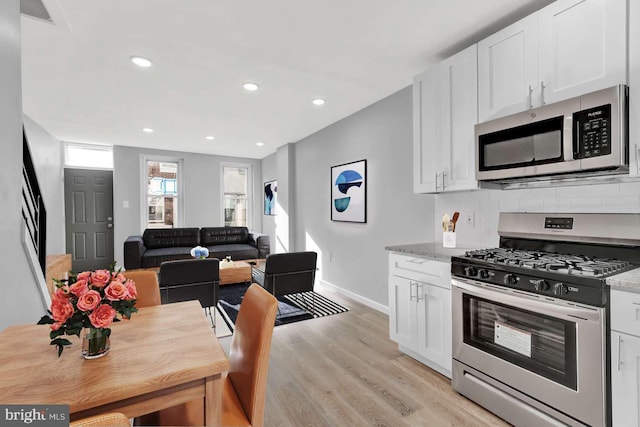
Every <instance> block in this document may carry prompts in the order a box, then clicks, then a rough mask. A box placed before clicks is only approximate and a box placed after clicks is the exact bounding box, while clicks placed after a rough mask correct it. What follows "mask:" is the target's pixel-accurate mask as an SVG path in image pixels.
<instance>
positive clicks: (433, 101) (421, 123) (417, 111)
mask: <svg viewBox="0 0 640 427" xmlns="http://www.w3.org/2000/svg"><path fill="white" fill-rule="evenodd" d="M439 79H440V73H439V70H438V68H437V67H435V68H432V69H429V70H428V71H425V72H424V73H422V74H419V75H417V76H416V77H414V79H413V172H414V173H413V191H414V192H415V193H433V192H436V191H437V185H442V184H441V183H440V182H441V179H442V178H440V177H439V176H436V175H437V174H439V172H437V171H438V170H439V169H440V160H439V157H440V155H439V153H440V145H439V142H438V141H440V109H439V104H440V97H439V94H438V85H439ZM436 181H438V182H436Z"/></svg>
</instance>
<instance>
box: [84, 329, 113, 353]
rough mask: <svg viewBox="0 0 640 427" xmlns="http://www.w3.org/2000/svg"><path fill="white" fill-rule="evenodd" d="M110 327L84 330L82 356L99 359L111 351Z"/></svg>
mask: <svg viewBox="0 0 640 427" xmlns="http://www.w3.org/2000/svg"><path fill="white" fill-rule="evenodd" d="M110 333H111V330H110V329H108V328H86V329H84V330H83V331H82V357H84V358H85V359H97V358H99V357H102V356H105V355H106V354H107V353H108V352H109V348H110V342H109V335H110Z"/></svg>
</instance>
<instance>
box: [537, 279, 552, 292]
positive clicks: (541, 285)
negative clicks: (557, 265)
mask: <svg viewBox="0 0 640 427" xmlns="http://www.w3.org/2000/svg"><path fill="white" fill-rule="evenodd" d="M533 287H534V288H535V289H536V291H538V292H546V291H548V290H549V289H551V285H550V284H549V282H547V281H546V280H540V281H539V282H538V283H536V284H534V285H533Z"/></svg>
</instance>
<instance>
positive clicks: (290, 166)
mask: <svg viewBox="0 0 640 427" xmlns="http://www.w3.org/2000/svg"><path fill="white" fill-rule="evenodd" d="M295 147H296V145H295V144H286V145H283V146H281V147H279V148H278V150H277V151H276V153H274V154H272V155H270V156H268V157H265V158H264V159H262V178H263V185H264V182H267V181H273V180H277V181H278V197H277V207H276V212H277V213H276V215H275V216H274V215H264V210H263V211H262V232H263V233H265V234H269V236H271V252H272V253H281V252H289V251H292V250H293V247H294V244H295V243H294V241H293V236H294V234H295V219H296V204H295V188H296V179H295ZM263 189H264V188H263ZM260 202H261V203H264V194H261V195H260Z"/></svg>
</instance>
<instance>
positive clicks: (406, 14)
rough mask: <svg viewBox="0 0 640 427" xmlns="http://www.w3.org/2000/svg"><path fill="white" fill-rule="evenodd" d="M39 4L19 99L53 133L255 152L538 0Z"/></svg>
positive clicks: (406, 77)
mask: <svg viewBox="0 0 640 427" xmlns="http://www.w3.org/2000/svg"><path fill="white" fill-rule="evenodd" d="M43 2H44V4H45V6H46V7H47V9H48V11H49V14H50V15H51V16H52V18H53V20H54V22H55V25H52V24H50V23H47V22H44V21H41V20H37V19H33V18H30V17H26V16H25V17H23V18H22V64H23V65H22V67H23V69H22V74H23V108H24V112H25V113H26V114H27V115H28V116H30V117H31V118H32V119H34V120H35V121H36V122H38V123H39V124H40V125H41V126H43V127H44V128H45V129H46V130H47V131H49V132H50V133H51V134H52V135H54V136H55V137H56V138H58V139H60V140H63V141H76V142H95V143H107V144H113V145H130V146H137V147H152V148H159V149H170V150H178V151H188V152H200V153H209V154H220V155H230V156H240V157H250V158H263V157H265V156H267V155H269V154H271V153H273V152H274V151H275V150H276V149H277V147H279V146H280V145H283V144H286V143H289V142H296V141H299V140H300V139H302V138H304V137H306V136H308V135H310V134H312V133H314V132H316V131H318V130H320V129H322V128H323V127H325V126H327V125H329V124H331V123H333V122H335V121H337V120H340V119H342V118H344V117H346V116H348V115H350V114H352V113H354V112H356V111H358V110H360V109H362V108H364V107H366V106H367V105H370V104H372V103H374V102H376V101H378V100H380V99H382V98H384V97H386V96H388V95H390V94H392V93H394V92H396V91H398V90H399V89H402V88H404V87H406V86H408V85H410V84H411V81H412V78H413V76H414V75H416V74H418V73H419V72H421V71H424V70H426V69H427V68H429V66H430V65H432V64H434V63H436V62H438V61H439V60H441V59H443V58H445V57H447V56H449V55H451V54H453V53H455V52H456V51H458V50H461V49H462V48H464V47H466V46H468V45H470V44H471V43H473V42H475V41H477V40H479V39H480V38H482V37H485V36H487V35H489V34H490V33H492V32H493V31H495V30H497V29H499V28H501V27H503V26H505V25H506V24H509V23H511V22H514V21H515V20H516V19H518V18H520V17H523V16H525V15H527V14H528V13H530V12H531V11H533V10H536V9H539V8H540V7H542V6H544V5H546V4H548V3H550V0H482V1H479V0H387V1H383V0H347V1H345V0H321V1H305V0H270V1H259V0H43ZM132 55H141V56H144V57H147V58H149V59H151V60H152V61H153V62H154V66H153V67H152V68H149V69H140V68H138V67H136V66H135V65H133V64H132V63H131V62H130V61H129V57H130V56H132ZM246 81H251V82H256V83H258V84H259V85H260V89H259V90H258V91H257V92H247V91H245V90H244V89H243V88H242V83H244V82H246ZM315 97H321V98H324V99H326V101H327V102H326V104H325V105H324V106H321V107H318V106H315V105H313V104H312V103H311V100H312V99H313V98H315ZM143 127H151V128H154V129H155V132H154V133H152V134H146V133H143V132H142V131H141V128H143ZM207 135H213V136H215V137H216V139H215V140H214V141H208V140H206V139H205V136H207ZM258 141H263V142H264V146H263V147H258V146H256V142H258Z"/></svg>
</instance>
